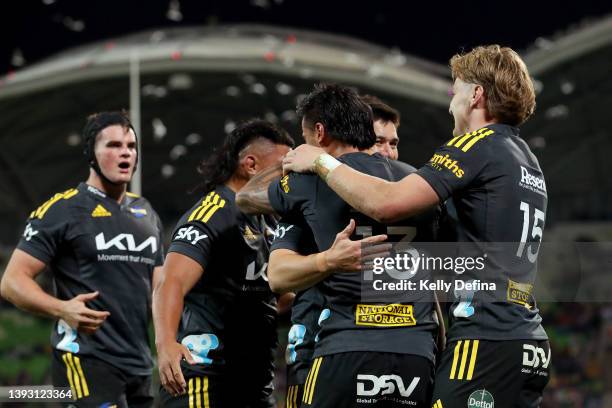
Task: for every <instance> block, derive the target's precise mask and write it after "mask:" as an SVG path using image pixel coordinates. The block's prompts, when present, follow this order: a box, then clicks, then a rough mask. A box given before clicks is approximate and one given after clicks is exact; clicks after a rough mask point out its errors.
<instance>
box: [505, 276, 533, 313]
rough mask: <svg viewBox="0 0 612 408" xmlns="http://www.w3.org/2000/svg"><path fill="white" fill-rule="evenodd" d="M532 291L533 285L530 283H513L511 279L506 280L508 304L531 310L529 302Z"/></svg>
mask: <svg viewBox="0 0 612 408" xmlns="http://www.w3.org/2000/svg"><path fill="white" fill-rule="evenodd" d="M532 290H533V285H532V284H530V283H521V282H515V281H513V280H512V279H508V289H507V297H508V301H509V302H512V303H516V304H519V305H522V306H525V307H526V308H527V309H531V305H530V303H529V301H530V300H531V292H532Z"/></svg>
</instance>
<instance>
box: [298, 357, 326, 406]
mask: <svg viewBox="0 0 612 408" xmlns="http://www.w3.org/2000/svg"><path fill="white" fill-rule="evenodd" d="M322 362H323V357H319V358H317V359H315V361H314V363H313V364H312V368H311V370H312V371H313V374H312V378H311V379H310V384H309V388H308V389H305V390H304V399H303V400H302V401H303V402H305V403H307V404H312V397H313V396H314V390H315V386H316V385H317V376H318V375H319V368H320V367H321V363H322Z"/></svg>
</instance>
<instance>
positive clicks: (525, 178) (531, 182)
mask: <svg viewBox="0 0 612 408" xmlns="http://www.w3.org/2000/svg"><path fill="white" fill-rule="evenodd" d="M519 186H521V187H523V188H526V189H528V190H531V191H533V192H535V193H539V194H543V195H546V182H545V181H544V178H542V177H541V176H534V175H533V174H531V173H530V172H529V170H528V169H526V168H525V167H523V166H521V181H520V182H519Z"/></svg>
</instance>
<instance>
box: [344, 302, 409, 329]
mask: <svg viewBox="0 0 612 408" xmlns="http://www.w3.org/2000/svg"><path fill="white" fill-rule="evenodd" d="M355 324H356V325H357V326H380V327H402V326H414V325H416V319H415V318H414V315H413V311H412V305H401V304H398V303H394V304H390V305H363V304H358V305H357V307H356V309H355Z"/></svg>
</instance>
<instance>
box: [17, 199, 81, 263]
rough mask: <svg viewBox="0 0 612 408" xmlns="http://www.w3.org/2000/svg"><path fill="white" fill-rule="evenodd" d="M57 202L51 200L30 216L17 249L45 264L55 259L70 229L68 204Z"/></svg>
mask: <svg viewBox="0 0 612 408" xmlns="http://www.w3.org/2000/svg"><path fill="white" fill-rule="evenodd" d="M56 196H57V195H56ZM57 201H59V200H56V201H53V199H51V200H49V201H47V202H46V203H44V204H43V205H41V206H40V207H38V209H36V210H35V211H33V212H32V214H30V217H29V218H28V220H27V222H26V226H25V229H24V231H23V235H22V236H21V239H20V240H19V243H18V244H17V248H19V249H20V250H22V251H24V252H27V253H28V254H30V255H32V256H33V257H34V258H36V259H38V260H40V261H41V262H44V263H45V264H48V263H49V262H51V260H52V259H53V258H54V257H55V254H56V253H57V250H58V248H59V247H60V245H61V244H62V242H63V241H64V239H65V236H66V232H67V231H68V227H69V220H70V218H69V212H68V211H67V209H66V203H65V202H61V201H60V202H57Z"/></svg>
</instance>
